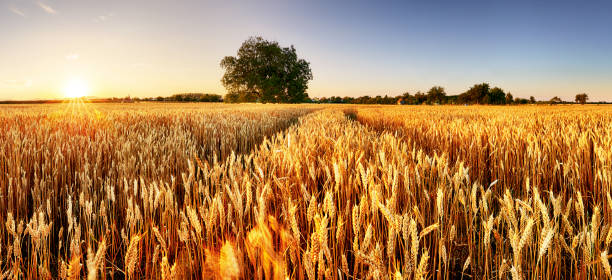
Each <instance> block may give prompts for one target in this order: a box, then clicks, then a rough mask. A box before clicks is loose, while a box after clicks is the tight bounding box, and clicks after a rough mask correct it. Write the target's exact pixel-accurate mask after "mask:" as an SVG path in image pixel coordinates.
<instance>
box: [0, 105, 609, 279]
mask: <svg viewBox="0 0 612 280" xmlns="http://www.w3.org/2000/svg"><path fill="white" fill-rule="evenodd" d="M0 131H1V133H0V209H3V211H0V222H2V223H1V224H2V226H1V227H0V275H1V276H2V277H0V278H2V279H4V278H14V279H24V278H35V279H36V278H37V279H48V278H67V279H79V278H85V277H87V278H88V279H96V278H130V279H190V278H191V279H202V278H204V279H251V278H266V279H286V278H290V279H461V278H463V279H473V278H475V279H569V278H580V279H604V278H606V277H612V275H611V272H610V265H609V260H608V258H609V256H612V255H610V253H609V249H610V244H611V243H612V198H611V197H610V190H611V187H612V167H611V166H612V106H608V105H584V106H581V105H562V106H539V105H538V106H380V105H371V106H369V105H271V104H259V105H228V104H209V103H135V104H83V103H69V104H46V105H0Z"/></svg>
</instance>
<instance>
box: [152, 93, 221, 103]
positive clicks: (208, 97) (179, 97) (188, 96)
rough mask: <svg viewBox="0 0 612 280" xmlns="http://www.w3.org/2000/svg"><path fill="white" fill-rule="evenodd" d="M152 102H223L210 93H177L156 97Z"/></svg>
mask: <svg viewBox="0 0 612 280" xmlns="http://www.w3.org/2000/svg"><path fill="white" fill-rule="evenodd" d="M153 100H154V101H170V102H223V97H222V96H221V95H218V94H210V93H179V94H174V95H172V96H169V97H162V96H158V97H156V98H154V99H153Z"/></svg>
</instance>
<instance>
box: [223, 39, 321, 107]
mask: <svg viewBox="0 0 612 280" xmlns="http://www.w3.org/2000/svg"><path fill="white" fill-rule="evenodd" d="M221 67H222V68H224V69H225V70H226V71H225V74H224V75H223V78H222V79H221V82H222V83H223V85H224V86H225V88H226V89H227V91H228V92H229V93H228V95H227V96H226V100H228V101H230V102H253V101H257V100H259V101H261V102H290V103H297V102H304V101H306V100H307V99H308V94H307V93H306V90H307V89H308V81H310V80H312V71H311V70H310V63H308V62H307V61H306V60H303V59H298V57H297V54H296V51H295V48H294V47H293V46H291V47H288V48H282V47H280V46H279V44H278V42H274V41H266V40H264V39H263V38H261V37H251V38H249V39H248V40H246V41H245V42H244V43H242V46H241V47H240V49H238V54H237V55H236V56H226V57H225V58H223V60H221Z"/></svg>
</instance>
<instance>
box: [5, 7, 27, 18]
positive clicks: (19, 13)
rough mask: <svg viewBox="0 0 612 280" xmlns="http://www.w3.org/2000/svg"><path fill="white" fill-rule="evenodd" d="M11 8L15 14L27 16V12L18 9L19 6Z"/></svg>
mask: <svg viewBox="0 0 612 280" xmlns="http://www.w3.org/2000/svg"><path fill="white" fill-rule="evenodd" d="M9 10H11V12H13V14H16V15H18V16H22V17H25V16H26V15H25V13H24V12H23V11H22V10H20V9H18V8H15V7H10V8H9Z"/></svg>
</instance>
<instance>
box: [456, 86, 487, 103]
mask: <svg viewBox="0 0 612 280" xmlns="http://www.w3.org/2000/svg"><path fill="white" fill-rule="evenodd" d="M458 101H459V102H460V103H469V104H472V103H484V104H487V103H489V84H487V83H482V84H476V85H474V86H472V87H471V88H470V89H468V90H467V91H466V92H464V93H462V94H460V95H459V97H458Z"/></svg>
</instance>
